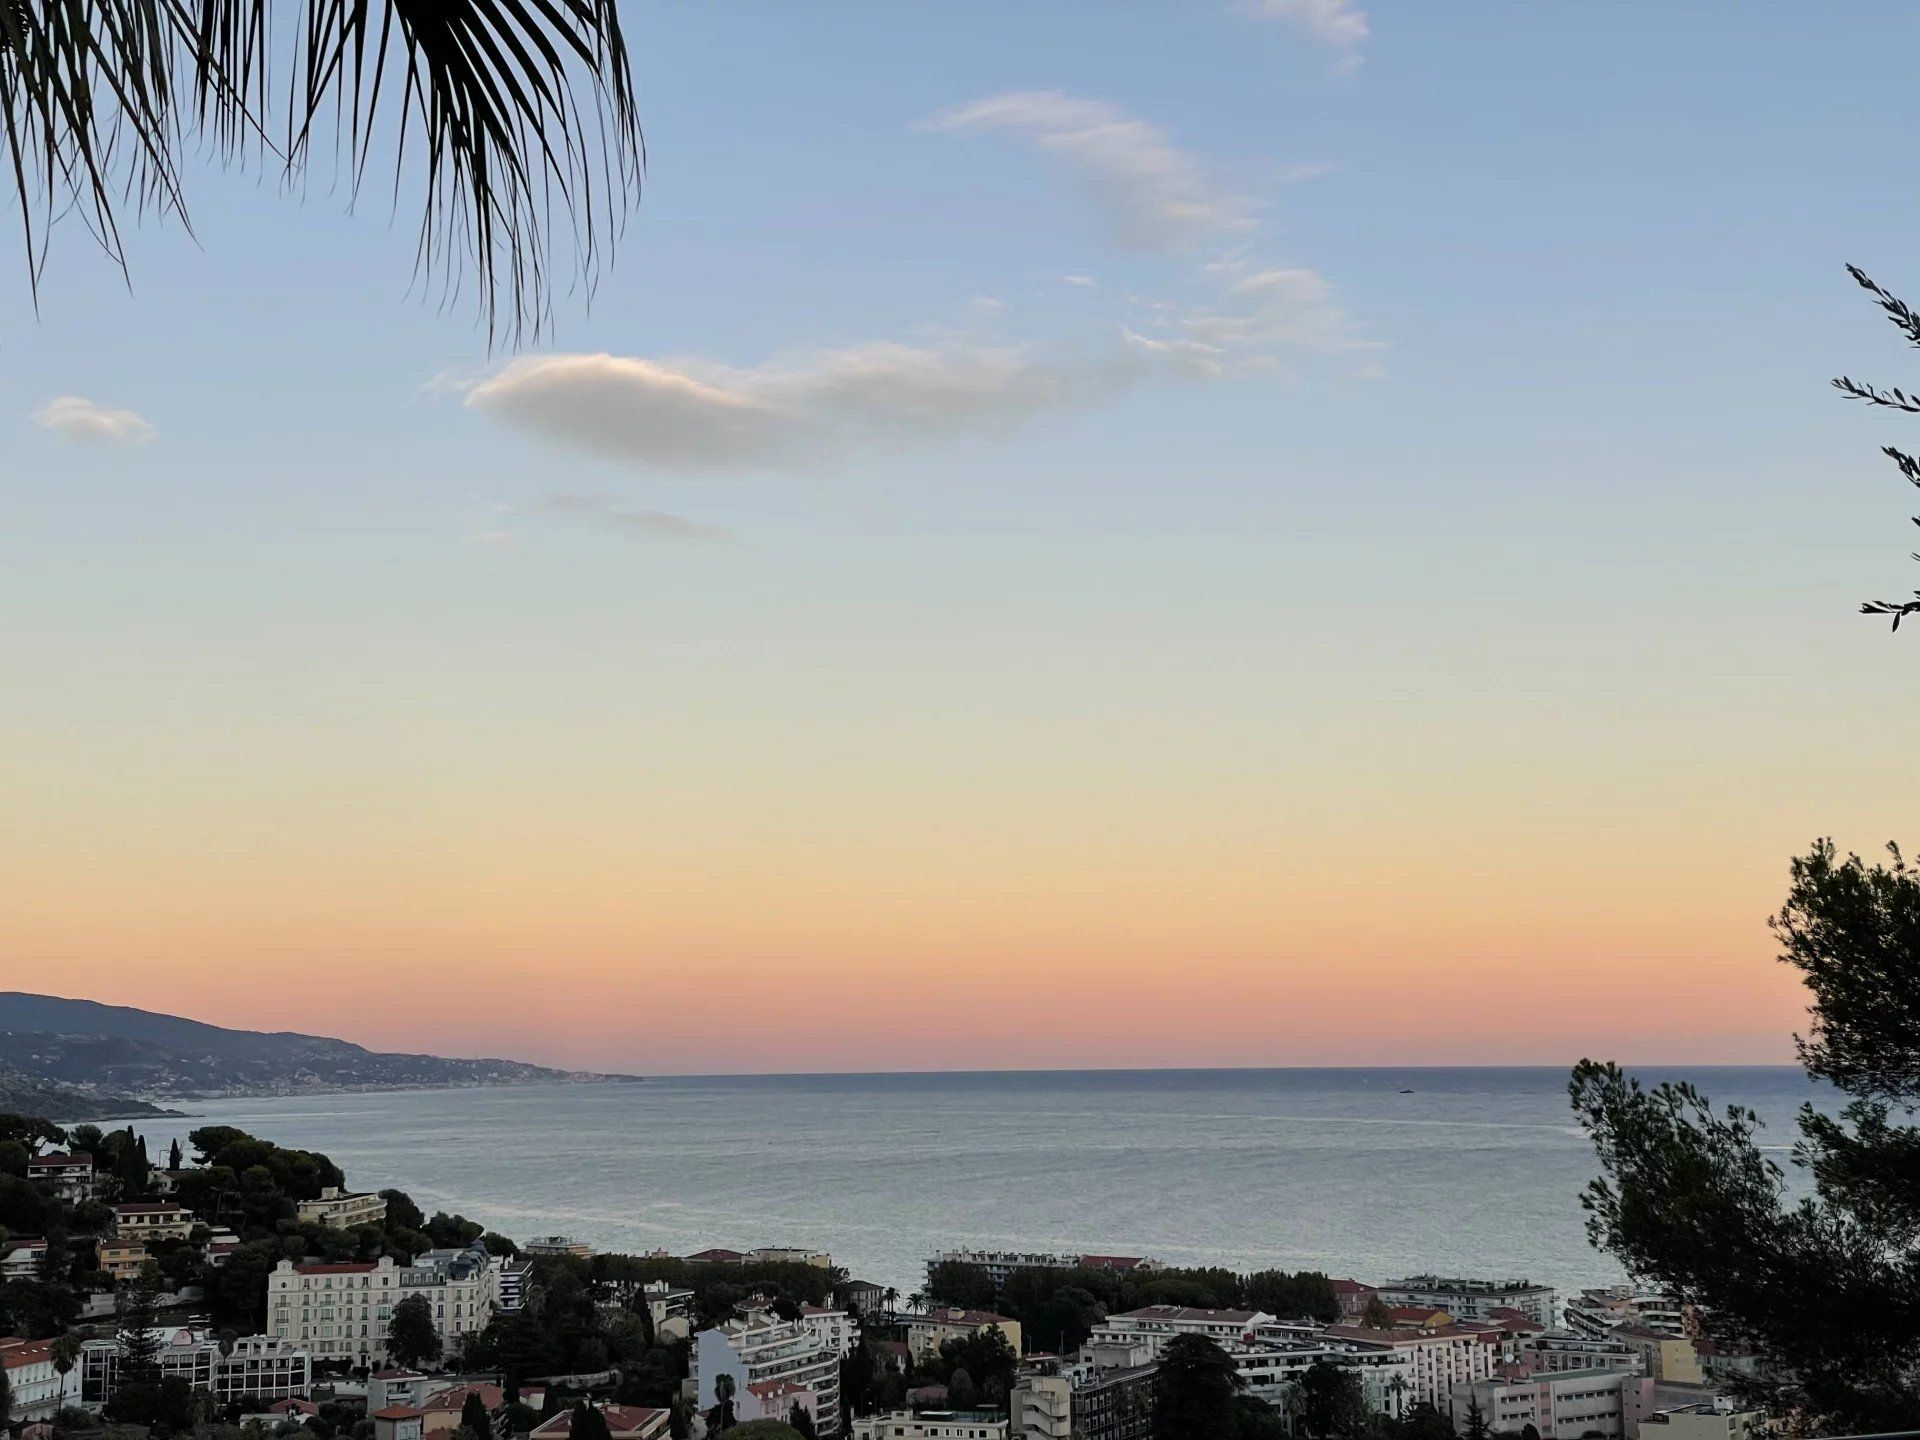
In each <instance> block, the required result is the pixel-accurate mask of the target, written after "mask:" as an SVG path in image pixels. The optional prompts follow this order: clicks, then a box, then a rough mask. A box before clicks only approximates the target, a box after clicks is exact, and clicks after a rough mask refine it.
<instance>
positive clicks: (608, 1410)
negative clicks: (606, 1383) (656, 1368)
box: [533, 1405, 668, 1440]
mask: <svg viewBox="0 0 1920 1440" xmlns="http://www.w3.org/2000/svg"><path fill="white" fill-rule="evenodd" d="M593 1408H594V1409H596V1410H598V1411H599V1412H600V1413H601V1414H602V1415H605V1416H606V1417H607V1429H608V1430H609V1431H610V1432H612V1433H613V1434H615V1435H644V1434H648V1433H653V1434H658V1433H660V1428H661V1427H663V1426H664V1425H665V1424H666V1423H667V1418H668V1416H667V1412H666V1411H665V1410H650V1409H648V1408H647V1407H646V1406H644V1405H596V1406H594V1407H593ZM572 1433H573V1411H572V1410H571V1409H567V1410H562V1411H561V1412H560V1413H559V1414H558V1415H555V1416H553V1417H552V1418H551V1419H548V1420H543V1421H541V1422H540V1424H538V1425H537V1426H535V1427H534V1429H533V1434H535V1435H538V1436H541V1437H542V1440H556V1437H559V1436H562V1435H571V1434H572Z"/></svg>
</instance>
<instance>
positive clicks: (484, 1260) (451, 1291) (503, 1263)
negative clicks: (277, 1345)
mask: <svg viewBox="0 0 1920 1440" xmlns="http://www.w3.org/2000/svg"><path fill="white" fill-rule="evenodd" d="M531 1269H532V1262H531V1261H528V1260H516V1259H508V1258H506V1257H503V1256H499V1255H491V1254H489V1253H488V1252H487V1251H486V1250H485V1249H484V1248H482V1247H481V1246H479V1245H470V1246H468V1247H467V1248H466V1249H464V1250H453V1249H447V1250H429V1251H427V1252H426V1253H425V1254H423V1255H418V1256H415V1257H414V1260H413V1263H412V1264H409V1265H401V1264H397V1263H395V1261H394V1260H393V1258H392V1257H391V1256H383V1257H382V1258H381V1259H379V1260H367V1261H319V1262H312V1263H305V1264H301V1263H296V1262H294V1261H292V1260H282V1261H281V1262H280V1263H279V1264H278V1265H277V1266H275V1267H274V1269H273V1273H272V1274H270V1275H269V1276H268V1277H267V1333H268V1334H269V1335H271V1336H272V1337H274V1338H275V1339H279V1340H286V1341H295V1342H298V1343H299V1344H301V1345H303V1346H306V1347H307V1348H309V1349H310V1350H311V1351H312V1352H313V1354H314V1357H315V1358H316V1359H319V1360H327V1361H336V1362H340V1363H344V1364H347V1365H352V1366H356V1367H366V1368H369V1369H374V1368H378V1367H381V1366H383V1365H385V1364H386V1362H387V1358H388V1357H387V1327H388V1325H389V1324H390V1323H391V1322H392V1320H393V1312H394V1308H395V1307H396V1306H398V1305H399V1304H400V1303H401V1302H402V1301H404V1300H409V1299H413V1298H415V1297H418V1298H419V1299H421V1300H423V1301H425V1302H426V1305H427V1308H428V1312H429V1313H430V1314H431V1315H432V1316H433V1323H434V1329H435V1330H436V1331H438V1333H439V1336H440V1342H441V1345H442V1346H443V1347H444V1348H445V1350H446V1351H447V1353H448V1354H453V1353H456V1352H457V1351H458V1349H459V1346H460V1344H461V1342H462V1341H463V1340H464V1339H465V1337H467V1336H468V1335H470V1334H472V1333H474V1332H475V1331H478V1330H484V1329H485V1328H486V1327H487V1322H488V1321H489V1320H491V1319H492V1318H493V1315H494V1312H495V1311H499V1310H506V1311H511V1310H516V1309H518V1308H519V1306H520V1304H521V1303H522V1300H523V1297H524V1295H525V1288H526V1279H527V1276H528V1274H529V1272H530V1271H531Z"/></svg>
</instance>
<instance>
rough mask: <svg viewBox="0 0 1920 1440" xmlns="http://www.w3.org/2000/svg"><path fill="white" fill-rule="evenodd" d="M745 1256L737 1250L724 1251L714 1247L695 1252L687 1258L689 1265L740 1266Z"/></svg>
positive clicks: (744, 1260)
mask: <svg viewBox="0 0 1920 1440" xmlns="http://www.w3.org/2000/svg"><path fill="white" fill-rule="evenodd" d="M746 1258H747V1257H746V1256H745V1255H744V1254H742V1253H741V1252H740V1251H738V1250H724V1249H721V1248H720V1247H719V1246H715V1247H714V1248H712V1249H710V1250H696V1251H694V1252H693V1254H691V1255H689V1256H687V1264H689V1265H741V1264H744V1263H745V1262H746Z"/></svg>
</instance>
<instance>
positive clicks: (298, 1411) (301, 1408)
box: [267, 1395, 320, 1415]
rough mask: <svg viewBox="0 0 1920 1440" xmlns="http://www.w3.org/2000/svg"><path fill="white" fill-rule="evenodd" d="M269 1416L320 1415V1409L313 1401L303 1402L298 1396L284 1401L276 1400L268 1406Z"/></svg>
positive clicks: (292, 1396) (290, 1396)
mask: <svg viewBox="0 0 1920 1440" xmlns="http://www.w3.org/2000/svg"><path fill="white" fill-rule="evenodd" d="M267 1413H268V1414H269V1415H318V1414H319V1413H320V1407H319V1406H318V1405H316V1404H314V1403H313V1401H311V1400H302V1399H301V1398H300V1397H299V1396H297V1395H289V1396H288V1397H287V1398H286V1399H284V1400H276V1401H274V1402H273V1404H271V1405H269V1406H267Z"/></svg>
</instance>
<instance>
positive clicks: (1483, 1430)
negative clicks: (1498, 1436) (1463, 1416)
mask: <svg viewBox="0 0 1920 1440" xmlns="http://www.w3.org/2000/svg"><path fill="white" fill-rule="evenodd" d="M1491 1433H1492V1432H1491V1431H1489V1430H1488V1429H1487V1417H1486V1414H1485V1412H1483V1411H1482V1410H1481V1409H1480V1392H1479V1391H1478V1390H1475V1391H1473V1392H1472V1394H1471V1395H1469V1396H1468V1398H1467V1428H1466V1429H1465V1430H1463V1431H1461V1432H1460V1435H1461V1440H1487V1437H1488V1436H1489V1435H1490V1434H1491Z"/></svg>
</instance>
